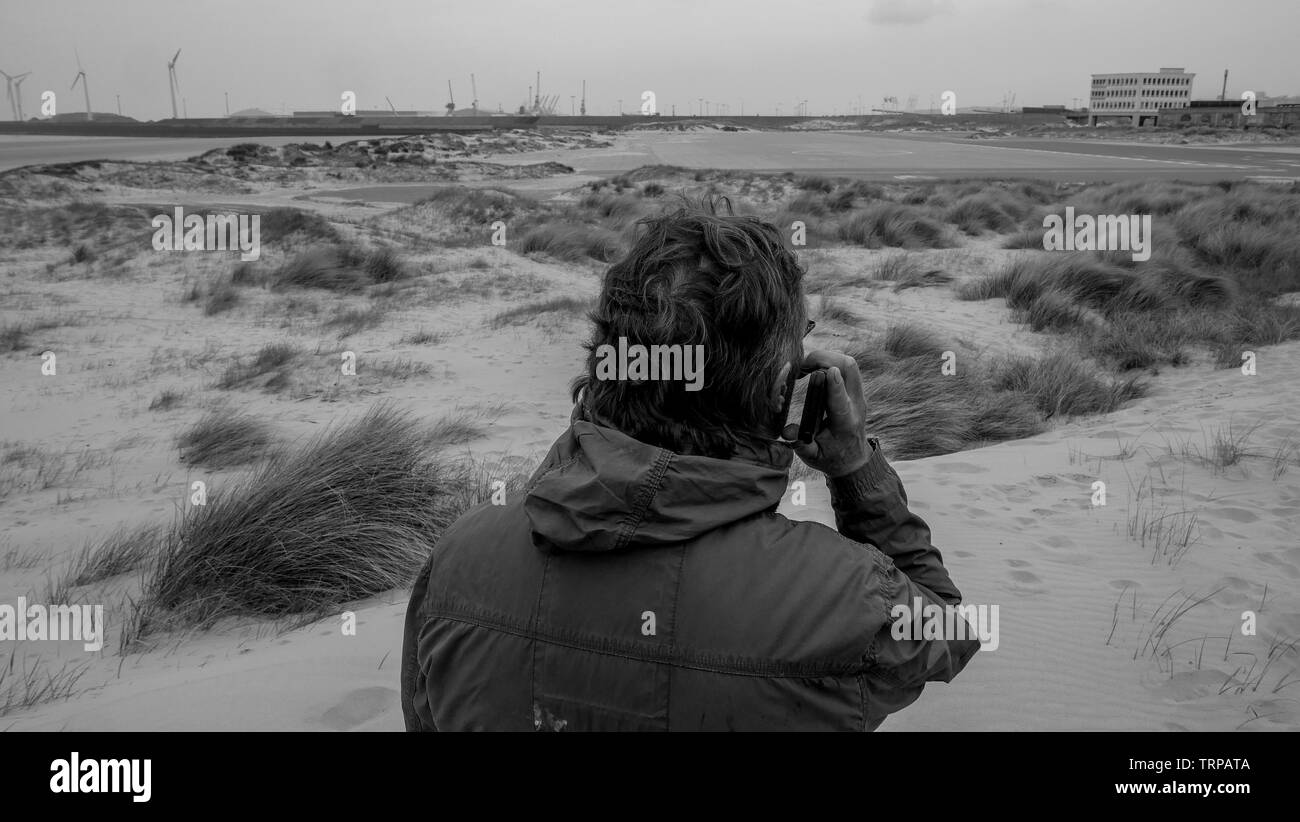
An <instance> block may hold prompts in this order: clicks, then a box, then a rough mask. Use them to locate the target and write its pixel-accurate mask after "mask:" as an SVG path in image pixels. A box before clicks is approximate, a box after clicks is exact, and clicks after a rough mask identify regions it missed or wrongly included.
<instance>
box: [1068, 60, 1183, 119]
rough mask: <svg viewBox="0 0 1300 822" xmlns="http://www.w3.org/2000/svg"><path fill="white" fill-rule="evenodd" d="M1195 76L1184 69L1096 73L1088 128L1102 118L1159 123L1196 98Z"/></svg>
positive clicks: (1089, 103) (1089, 107) (1093, 80)
mask: <svg viewBox="0 0 1300 822" xmlns="http://www.w3.org/2000/svg"><path fill="white" fill-rule="evenodd" d="M1195 77H1196V75H1195V74H1194V73H1189V72H1186V71H1184V70H1183V69H1182V68H1162V69H1160V71H1158V72H1154V73H1153V72H1133V73H1128V74H1094V75H1092V91H1091V94H1090V95H1089V98H1088V99H1089V102H1088V125H1090V126H1095V125H1097V122H1098V120H1099V119H1101V118H1107V117H1128V118H1129V119H1131V120H1132V123H1133V125H1135V126H1141V125H1143V123H1144V122H1146V120H1147V119H1148V118H1150V120H1151V122H1152V123H1154V122H1156V119H1157V118H1158V117H1159V115H1160V113H1161V112H1162V111H1164V110H1165V109H1171V108H1183V107H1184V106H1186V105H1187V104H1188V103H1189V102H1191V99H1192V80H1193V79H1195Z"/></svg>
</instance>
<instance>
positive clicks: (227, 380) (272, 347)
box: [217, 343, 301, 390]
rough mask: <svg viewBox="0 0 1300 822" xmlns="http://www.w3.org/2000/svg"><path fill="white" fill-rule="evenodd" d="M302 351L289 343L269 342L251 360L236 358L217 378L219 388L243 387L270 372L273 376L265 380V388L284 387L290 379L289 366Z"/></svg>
mask: <svg viewBox="0 0 1300 822" xmlns="http://www.w3.org/2000/svg"><path fill="white" fill-rule="evenodd" d="M300 353H301V352H300V351H299V350H298V349H297V348H296V347H294V346H292V345H290V344H289V343H267V344H266V345H264V346H262V347H261V348H260V349H258V352H257V354H255V355H254V356H253V359H252V360H251V361H250V362H247V363H243V362H240V361H238V360H236V361H235V362H233V363H231V364H230V366H229V367H227V368H226V370H225V373H223V374H222V375H221V378H220V379H219V380H217V388H221V389H227V390H228V389H232V388H242V387H245V386H247V385H248V384H249V383H250V382H252V381H253V380H256V379H259V378H261V377H265V376H267V375H268V374H269V375H271V376H270V378H269V379H268V380H266V381H264V384H263V386H262V387H263V388H266V389H268V390H276V389H280V388H284V387H285V386H286V385H287V384H288V380H289V374H288V366H289V365H291V364H292V363H293V362H294V360H295V359H297V357H298V355H299V354H300Z"/></svg>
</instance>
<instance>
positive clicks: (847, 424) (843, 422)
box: [783, 350, 872, 477]
mask: <svg viewBox="0 0 1300 822" xmlns="http://www.w3.org/2000/svg"><path fill="white" fill-rule="evenodd" d="M818 368H825V369H826V372H827V373H826V377H827V379H826V394H827V396H826V422H825V424H824V426H823V427H822V430H821V432H820V433H818V434H817V438H816V439H815V440H813V441H812V442H811V443H808V444H806V445H805V444H802V443H801V444H799V445H796V446H794V452H795V453H796V454H798V455H799V459H801V460H803V461H804V463H806V464H807V465H808V467H809V468H814V469H816V470H818V471H821V472H822V473H823V474H825V475H826V476H828V477H842V476H845V475H847V474H852V473H853V472H854V471H856V470H858V469H859V468H861V467H862V466H863V465H866V463H867V460H868V459H869V458H870V457H871V450H872V449H871V443H869V442H868V441H867V434H866V431H864V430H863V428H862V425H863V420H865V419H866V416H867V402H866V400H865V399H863V397H862V374H861V373H860V372H859V371H858V364H857V362H855V361H854V360H853V358H852V357H850V356H848V355H847V354H841V353H838V352H835V351H820V350H818V351H812V352H810V353H809V354H808V355H807V356H806V357H804V361H803V368H802V371H801V372H800V373H801V375H802V374H808V373H809V372H812V371H815V370H817V369H818ZM783 434H784V436H785V437H786V439H794V438H795V437H797V436H799V426H798V425H794V424H791V425H787V426H786V427H785V431H784V432H783Z"/></svg>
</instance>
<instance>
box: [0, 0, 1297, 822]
mask: <svg viewBox="0 0 1300 822" xmlns="http://www.w3.org/2000/svg"><path fill="white" fill-rule="evenodd" d="M1298 33H1300V5H1297V4H1296V3H1294V2H1292V0H1236V1H1235V2H1227V0H1090V1H1089V2H1084V1H1083V0H979V1H978V2H977V1H976V0H856V2H849V1H848V0H811V2H809V3H806V4H799V3H778V2H775V1H774V0H689V2H687V0H636V1H635V2H632V1H631V0H538V1H536V2H525V1H524V0H497V2H492V3H451V2H432V1H431V0H371V2H366V3H360V2H355V1H354V0H314V1H313V2H305V0H304V1H303V2H297V1H296V0H295V2H249V1H248V0H221V2H210V3H176V2H162V0H111V1H110V0H101V1H98V2H97V1H96V0H48V1H42V2H23V1H20V0H0V69H2V70H3V72H2V77H3V81H4V84H5V99H4V101H3V107H0V385H2V386H3V388H2V389H0V730H3V731H7V732H10V733H12V734H21V733H23V732H37V733H49V734H51V735H53V734H63V735H65V738H68V739H74V738H78V737H79V735H80V734H89V733H98V732H131V733H132V735H133V736H134V735H135V734H137V733H147V732H230V731H235V732H243V731H257V732H304V731H316V732H352V731H359V732H435V731H436V732H454V731H506V732H510V731H523V732H535V731H545V732H589V731H622V732H642V731H705V732H709V731H741V732H753V731H818V732H820V731H859V732H866V731H880V732H908V731H911V732H969V731H976V732H984V731H998V732H1005V731H1023V732H1044V731H1052V732H1097V731H1101V732H1123V733H1124V734H1128V733H1131V732H1162V733H1163V732H1173V733H1169V734H1166V735H1167V736H1175V735H1176V733H1177V732H1193V733H1198V732H1212V733H1213V734H1214V735H1215V736H1214V738H1215V739H1225V738H1231V739H1241V738H1244V737H1245V736H1246V735H1252V734H1257V733H1260V732H1276V731H1283V732H1285V731H1297V730H1300V536H1297V534H1298V533H1300V39H1297V38H1298V37H1300V34H1298ZM1198 736H1199V733H1198ZM13 738H14V737H11V739H13ZM406 738H412V737H406ZM1162 738H1163V737H1162ZM428 739H430V740H433V739H435V738H434V737H428ZM876 739H877V740H879V739H880V738H879V737H876ZM60 744H62V743H60ZM268 744H275V742H274V739H271V740H270V741H269V742H268ZM1053 744H1055V743H1053ZM1063 744H1064V745H1066V746H1068V745H1071V744H1074V743H1072V742H1069V741H1067V742H1065V743H1063ZM64 748H66V749H67V751H68V752H69V753H68V754H65V755H64V758H62V759H59V760H57V761H55V762H53V763H47V762H42V763H38V764H39V765H40V766H41V768H44V766H45V765H46V764H49V765H50V776H48V777H46V778H48V779H49V780H50V786H49V791H50V792H52V793H54V794H59V793H61V792H68V793H76V792H86V793H90V792H96V791H101V792H102V791H112V790H120V791H121V792H124V793H132V794H133V798H134V799H135V800H136V801H138V802H140V801H148V793H149V789H148V787H147V782H148V779H147V778H145V776H144V773H146V772H136V770H131V769H128V770H129V773H128V771H123V772H122V773H121V774H118V773H116V772H112V771H113V768H112V767H110V762H109V760H107V759H105V760H103V762H100V761H99V760H95V759H93V758H92V757H91V754H92V753H93V752H87V750H83V749H82V748H80V747H77V746H72V745H69V744H64ZM13 750H14V751H17V750H18V749H17V748H16V747H15V748H14V749H13ZM877 750H879V748H878V747H877ZM1224 751H1225V753H1223V754H1222V755H1217V754H1216V755H1214V756H1210V757H1209V758H1199V759H1185V760H1181V759H1178V758H1174V759H1171V760H1166V758H1165V757H1164V756H1161V757H1159V758H1156V757H1155V756H1154V755H1153V756H1152V757H1150V758H1143V757H1142V756H1139V755H1138V754H1134V755H1133V758H1132V759H1130V758H1129V754H1127V753H1125V754H1124V763H1125V764H1124V768H1125V769H1127V770H1126V773H1131V775H1132V778H1131V782H1132V783H1134V785H1135V786H1136V787H1131V788H1127V787H1126V788H1122V789H1121V788H1120V787H1118V786H1114V787H1112V786H1109V785H1100V786H1098V787H1097V789H1098V791H1101V790H1102V789H1105V792H1109V793H1115V792H1121V793H1122V792H1125V791H1131V792H1133V793H1138V792H1166V793H1167V792H1174V793H1184V794H1188V793H1190V794H1192V795H1202V796H1204V797H1206V798H1210V797H1212V796H1213V795H1214V794H1232V793H1247V792H1249V788H1250V785H1249V784H1247V783H1249V781H1250V773H1251V771H1250V768H1251V766H1252V765H1255V762H1254V759H1253V758H1252V759H1250V761H1247V759H1246V758H1244V757H1240V756H1234V755H1232V754H1231V753H1230V752H1228V749H1227V748H1226V747H1225V748H1224ZM15 755H16V754H15ZM1186 756H1187V757H1191V756H1192V754H1191V753H1187V754H1186ZM122 761H123V762H125V761H126V760H122ZM1184 761H1185V762H1188V763H1194V764H1192V765H1186V766H1184V765H1181V764H1180V763H1182V762H1184ZM137 764H138V763H137ZM101 765H103V768H102V769H101ZM132 767H133V768H134V766H132ZM154 767H155V772H157V771H156V768H157V767H158V765H157V764H155V766H154ZM110 772H112V773H110ZM110 776H112V777H113V778H112V779H110V778H109V777H110ZM118 776H121V777H122V778H121V780H119V779H117V777H118ZM1171 779H1172V780H1173V781H1172V782H1171ZM119 782H120V784H119ZM1144 784H1148V785H1150V784H1154V785H1156V787H1155V788H1151V787H1149V786H1148V787H1143V785H1144ZM1170 784H1173V785H1174V786H1175V787H1174V788H1172V789H1171V788H1169V787H1168V786H1169V785H1170ZM42 789H43V788H42ZM159 790H162V788H161V787H160V788H159ZM1229 800H1231V797H1227V798H1222V799H1220V800H1219V801H1220V803H1223V802H1227V801H1229ZM1220 807H1225V806H1224V805H1222V804H1221V805H1220Z"/></svg>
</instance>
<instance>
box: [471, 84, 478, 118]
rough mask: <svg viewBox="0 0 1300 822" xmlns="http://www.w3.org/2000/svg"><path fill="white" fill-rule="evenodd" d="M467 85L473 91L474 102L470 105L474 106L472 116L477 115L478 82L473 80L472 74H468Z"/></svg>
mask: <svg viewBox="0 0 1300 822" xmlns="http://www.w3.org/2000/svg"><path fill="white" fill-rule="evenodd" d="M469 87H470V90H471V91H473V92H474V102H473V103H471V104H470V105H471V106H472V107H473V108H474V116H475V117H477V116H478V83H476V82H475V81H474V75H473V74H471V75H470V76H469Z"/></svg>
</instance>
